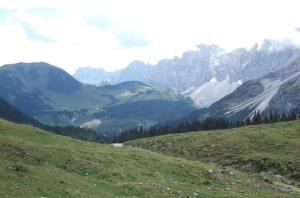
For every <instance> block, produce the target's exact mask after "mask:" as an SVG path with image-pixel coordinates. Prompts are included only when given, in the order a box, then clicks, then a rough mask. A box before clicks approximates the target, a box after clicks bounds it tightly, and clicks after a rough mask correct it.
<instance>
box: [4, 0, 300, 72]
mask: <svg viewBox="0 0 300 198" xmlns="http://www.w3.org/2000/svg"><path fill="white" fill-rule="evenodd" d="M71 3H72V4H70V2H66V1H61V0H60V1H58V0H52V1H49V2H46V3H45V2H42V1H31V0H28V1H26V2H25V1H13V0H10V1H4V2H2V3H1V4H2V6H3V7H4V8H7V9H8V8H9V9H12V8H16V9H19V10H18V11H17V12H14V13H12V14H8V15H7V16H6V17H7V20H11V21H10V22H11V23H10V24H1V21H2V20H1V19H0V31H1V38H0V41H1V46H0V53H1V54H3V55H4V58H1V60H0V64H1V65H3V64H6V63H13V62H19V61H23V62H32V61H45V62H49V63H50V64H53V65H56V66H59V67H62V68H63V69H65V70H67V71H68V72H69V73H73V72H74V71H75V69H76V68H77V67H83V66H91V67H102V68H105V69H106V70H110V71H111V70H115V69H117V68H124V67H126V66H127V65H128V64H129V63H130V62H131V61H134V60H142V61H144V62H150V63H152V64H156V63H157V61H159V60H160V59H163V58H173V57H174V56H181V55H182V52H184V51H186V50H187V49H190V50H196V45H198V44H200V43H206V44H216V45H219V46H220V47H222V48H225V49H227V50H232V49H234V48H238V47H250V46H253V45H254V44H255V43H257V42H258V43H262V41H263V40H264V39H265V38H276V39H284V38H290V39H291V40H292V41H293V42H298V40H299V39H298V37H297V36H296V37H295V36H294V35H293V34H294V29H295V28H296V27H299V26H300V22H299V21H300V13H299V11H298V6H296V5H297V4H298V0H284V1H283V0H278V1H276V2H274V1H268V0H264V1H261V0H260V1H258V0H251V1H240V0H229V1H223V0H209V1H208V0H201V1H198V0H197V1H196V0H195V1H193V0H187V1H170V0H165V1H158V0H152V1H140V0H131V1H117V0H112V1H92V0H85V1H73V2H71ZM32 7H56V8H57V10H60V11H61V12H62V13H64V14H63V15H62V16H61V17H56V18H55V17H54V18H55V20H52V19H53V18H51V12H54V11H56V10H55V9H50V11H49V9H46V11H47V13H45V14H43V12H46V11H45V9H44V11H43V10H42V9H41V10H39V9H38V8H35V9H34V11H32V9H31V11H28V12H26V10H28V8H32ZM40 13H41V14H40ZM86 16H89V17H90V21H89V22H87V21H86V18H85V17H86ZM95 16H96V18H93V17H95ZM0 17H1V15H0ZM91 17H92V18H91ZM12 19H14V20H16V19H17V20H19V21H14V20H12ZM50 19H51V20H50ZM93 20H94V21H93ZM87 24H88V25H87ZM22 27H23V28H22ZM293 37H294V38H293ZM29 39H31V40H29ZM47 39H48V40H47ZM49 39H50V40H49ZM51 39H54V40H51ZM37 41H39V42H37ZM41 41H43V42H41ZM50 41H59V42H56V43H51V42H50ZM46 42H48V43H46ZM49 42H50V43H49ZM120 46H121V47H120ZM2 57H3V56H2Z"/></svg>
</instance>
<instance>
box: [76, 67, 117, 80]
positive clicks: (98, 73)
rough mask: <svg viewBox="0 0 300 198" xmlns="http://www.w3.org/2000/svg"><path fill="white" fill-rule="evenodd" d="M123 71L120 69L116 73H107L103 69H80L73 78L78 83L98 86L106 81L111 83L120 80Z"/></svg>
mask: <svg viewBox="0 0 300 198" xmlns="http://www.w3.org/2000/svg"><path fill="white" fill-rule="evenodd" d="M121 71H122V70H120V69H119V70H116V71H114V72H107V71H105V69H102V68H91V67H79V68H78V69H77V70H76V71H75V73H74V74H73V75H72V76H73V77H74V78H75V79H77V80H78V81H80V82H83V83H88V84H98V83H101V82H102V81H104V80H105V81H107V82H108V83H109V82H110V81H112V80H114V79H116V78H118V77H119V76H120V73H121Z"/></svg>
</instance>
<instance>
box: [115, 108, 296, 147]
mask: <svg viewBox="0 0 300 198" xmlns="http://www.w3.org/2000/svg"><path fill="white" fill-rule="evenodd" d="M296 119H300V114H299V115H297V114H296V113H295V111H292V112H291V113H290V114H288V115H286V113H285V112H284V113H282V115H279V114H278V112H277V110H276V111H275V113H274V114H273V112H272V111H271V112H270V113H269V115H267V114H266V115H265V116H264V119H262V116H261V113H260V112H259V111H255V112H254V115H253V117H252V118H250V117H247V118H246V119H245V120H243V119H241V120H237V121H236V122H235V123H234V124H233V123H232V121H229V120H228V119H225V118H212V117H208V118H206V119H205V120H198V119H195V120H193V121H192V122H189V121H181V123H180V124H178V125H164V126H162V125H159V126H157V125H154V126H151V127H150V128H149V129H145V128H143V126H140V127H139V129H138V128H137V127H134V128H131V129H129V130H124V131H122V132H121V133H120V134H119V135H118V136H117V134H116V133H115V134H114V137H113V139H111V140H110V141H112V142H114V143H117V142H118V143H123V142H126V141H130V140H135V139H139V138H146V137H153V136H159V135H165V134H175V133H186V132H192V131H207V130H220V129H229V128H234V127H243V126H247V125H258V124H268V123H276V122H286V121H291V120H296Z"/></svg>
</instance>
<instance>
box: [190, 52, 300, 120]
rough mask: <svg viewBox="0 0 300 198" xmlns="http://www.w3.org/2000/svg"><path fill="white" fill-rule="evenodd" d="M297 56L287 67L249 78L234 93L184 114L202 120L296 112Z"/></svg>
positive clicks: (299, 74) (299, 68)
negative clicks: (250, 79) (257, 112)
mask: <svg viewBox="0 0 300 198" xmlns="http://www.w3.org/2000/svg"><path fill="white" fill-rule="evenodd" d="M299 58H300V57H298V58H297V59H296V60H295V61H294V62H293V63H291V64H290V65H289V66H286V67H284V68H282V69H280V70H278V71H275V72H271V73H269V74H267V75H265V76H262V77H260V78H257V79H255V80H252V81H247V82H245V83H243V84H242V85H241V86H240V87H238V88H237V89H236V90H235V91H234V92H232V93H231V94H229V95H227V96H226V97H224V98H222V99H221V100H219V101H217V102H216V103H214V104H213V105H211V106H210V107H209V108H204V109H201V110H197V111H195V112H193V113H192V114H190V115H189V116H188V117H191V118H192V119H193V118H200V119H204V118H206V117H208V116H212V117H226V118H228V119H231V120H237V119H245V118H246V117H247V116H250V117H251V116H253V114H254V112H255V111H258V110H259V111H260V112H261V113H262V114H265V113H269V112H270V111H271V110H272V111H273V113H274V112H275V110H277V111H278V113H279V114H282V113H283V112H285V113H286V114H289V113H291V112H292V110H295V111H296V112H297V113H299V111H300V108H299V105H300V64H299Z"/></svg>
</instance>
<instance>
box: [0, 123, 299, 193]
mask: <svg viewBox="0 0 300 198" xmlns="http://www.w3.org/2000/svg"><path fill="white" fill-rule="evenodd" d="M0 137H1V138H0V145H1V146H0V164H1V166H0V175H1V176H0V187H1V193H0V196H1V197H11V198H13V197H104V198H105V197H178V196H181V197H194V196H196V195H197V196H199V197H224V196H227V197H290V196H293V195H292V194H290V193H280V192H278V190H279V189H280V188H284V187H282V186H283V184H275V182H277V181H278V182H279V179H273V181H274V183H273V184H272V185H274V186H275V188H276V189H273V188H272V187H271V185H266V184H268V183H267V182H265V181H264V178H263V177H261V176H259V175H257V174H250V175H249V174H245V173H243V172H240V171H233V172H234V176H231V175H229V173H230V172H231V171H232V170H231V169H228V168H224V167H223V168H221V167H217V166H215V165H214V164H205V163H200V162H197V161H192V160H185V159H182V158H174V157H168V156H165V155H161V154H155V153H151V152H150V153H149V152H145V151H140V150H137V149H131V148H127V147H121V148H117V147H112V146H111V145H101V144H97V143H90V142H84V141H80V140H75V139H72V138H69V137H63V136H59V135H55V134H51V133H48V132H45V131H43V130H41V129H38V128H34V127H31V126H28V125H18V124H13V123H11V122H8V121H4V120H2V119H0ZM209 169H212V170H213V173H212V174H211V173H209V172H208V170H209ZM217 170H220V172H216V171H217ZM236 181H239V182H241V183H238V182H236ZM286 181H288V180H286ZM233 183H235V184H233ZM225 188H229V191H228V190H225ZM297 194H298V193H297Z"/></svg>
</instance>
